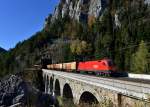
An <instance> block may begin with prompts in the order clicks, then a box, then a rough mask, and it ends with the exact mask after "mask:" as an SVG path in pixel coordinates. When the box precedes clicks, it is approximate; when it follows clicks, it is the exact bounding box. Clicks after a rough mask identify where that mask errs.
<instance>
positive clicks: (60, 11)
mask: <svg viewBox="0 0 150 107" xmlns="http://www.w3.org/2000/svg"><path fill="white" fill-rule="evenodd" d="M107 2H108V0H61V1H60V4H59V5H58V6H57V7H56V8H55V12H54V15H53V17H52V21H54V20H56V19H58V18H59V17H65V16H66V15H68V16H69V17H70V18H72V19H75V20H78V21H84V22H88V20H89V19H90V17H95V18H98V17H99V16H101V14H102V12H103V10H104V9H105V7H106V6H107Z"/></svg>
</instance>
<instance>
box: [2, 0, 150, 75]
mask: <svg viewBox="0 0 150 107" xmlns="http://www.w3.org/2000/svg"><path fill="white" fill-rule="evenodd" d="M51 18H52V15H49V17H48V18H46V22H47V24H46V25H45V27H44V28H43V29H42V30H41V31H39V32H37V33H35V34H34V35H33V36H32V37H31V38H29V39H27V40H24V41H22V42H19V43H18V44H16V46H15V48H13V49H10V50H9V51H8V52H4V53H0V77H2V76H4V75H6V74H10V73H15V72H20V71H22V70H24V69H25V68H30V67H32V66H33V65H35V64H39V63H40V59H41V55H42V52H43V51H44V50H47V49H51V50H53V51H52V52H51V53H50V54H51V60H52V62H53V63H58V62H68V61H75V60H80V61H85V60H96V59H102V58H111V59H113V61H114V63H115V64H116V65H117V67H118V70H122V71H127V72H132V73H144V74H150V6H149V5H148V4H145V3H144V0H119V1H118V0H111V1H110V2H109V4H108V6H107V8H106V9H105V11H104V12H103V15H101V16H100V17H99V18H97V19H92V20H88V22H87V23H85V22H79V21H77V20H75V19H72V18H70V17H69V16H68V15H66V16H65V17H63V18H62V17H61V16H60V17H59V18H58V19H57V20H55V21H53V22H52V21H51ZM116 19H118V20H116ZM93 20H94V21H93ZM20 36H21V35H20Z"/></svg>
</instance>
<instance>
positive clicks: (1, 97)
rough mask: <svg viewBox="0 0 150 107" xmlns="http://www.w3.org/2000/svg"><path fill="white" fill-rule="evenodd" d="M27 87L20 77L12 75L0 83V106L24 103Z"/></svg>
mask: <svg viewBox="0 0 150 107" xmlns="http://www.w3.org/2000/svg"><path fill="white" fill-rule="evenodd" d="M26 93H27V86H26V84H25V83H24V82H23V80H22V79H21V78H20V77H17V76H15V75H12V76H10V77H8V78H5V79H4V80H2V81H1V82H0V106H2V105H5V106H10V105H13V104H17V103H19V102H21V103H22V104H25V103H26V100H25V99H26V95H27V94H26Z"/></svg>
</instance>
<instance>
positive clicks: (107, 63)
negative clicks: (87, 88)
mask: <svg viewBox="0 0 150 107" xmlns="http://www.w3.org/2000/svg"><path fill="white" fill-rule="evenodd" d="M77 70H78V71H84V72H93V73H94V74H96V75H111V74H114V73H116V72H117V70H116V66H115V65H114V64H113V62H112V60H111V59H102V60H96V61H86V62H79V63H78V66H77Z"/></svg>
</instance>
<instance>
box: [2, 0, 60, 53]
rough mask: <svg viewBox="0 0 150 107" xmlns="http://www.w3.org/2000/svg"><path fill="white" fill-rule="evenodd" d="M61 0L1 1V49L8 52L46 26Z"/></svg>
mask: <svg viewBox="0 0 150 107" xmlns="http://www.w3.org/2000/svg"><path fill="white" fill-rule="evenodd" d="M58 2H59V0H0V47H2V48H4V49H6V50H8V49H10V48H14V47H15V45H16V43H18V42H19V41H23V40H25V39H28V38H29V37H31V36H32V35H33V34H35V33H36V32H38V31H40V30H41V29H42V28H43V26H44V21H45V18H46V17H47V16H48V15H49V14H50V13H53V12H54V9H55V6H56V5H57V4H58Z"/></svg>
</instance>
